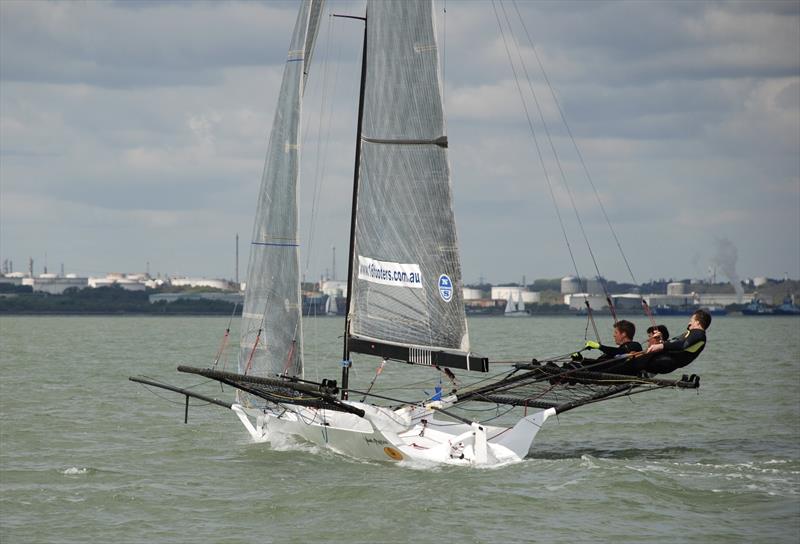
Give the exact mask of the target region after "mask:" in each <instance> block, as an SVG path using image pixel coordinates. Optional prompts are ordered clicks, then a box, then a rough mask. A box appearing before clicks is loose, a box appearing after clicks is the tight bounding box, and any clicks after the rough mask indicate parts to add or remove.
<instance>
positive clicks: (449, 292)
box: [439, 274, 453, 302]
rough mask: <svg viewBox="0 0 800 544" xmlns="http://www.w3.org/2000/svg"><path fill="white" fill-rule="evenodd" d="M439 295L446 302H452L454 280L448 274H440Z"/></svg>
mask: <svg viewBox="0 0 800 544" xmlns="http://www.w3.org/2000/svg"><path fill="white" fill-rule="evenodd" d="M439 295H440V296H441V297H442V300H443V301H445V302H450V299H452V298H453V282H452V281H451V280H450V276H448V275H447V274H442V275H441V276H439Z"/></svg>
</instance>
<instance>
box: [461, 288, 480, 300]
mask: <svg viewBox="0 0 800 544" xmlns="http://www.w3.org/2000/svg"><path fill="white" fill-rule="evenodd" d="M463 294H464V300H480V299H482V298H483V291H481V290H480V289H475V288H474V287H464V291H463Z"/></svg>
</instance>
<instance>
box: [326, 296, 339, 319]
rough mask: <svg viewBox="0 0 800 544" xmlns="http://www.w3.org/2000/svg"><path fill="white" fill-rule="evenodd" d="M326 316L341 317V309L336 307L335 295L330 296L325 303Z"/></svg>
mask: <svg viewBox="0 0 800 544" xmlns="http://www.w3.org/2000/svg"><path fill="white" fill-rule="evenodd" d="M325 315H339V307H338V306H337V305H336V297H335V296H334V295H328V300H326V301H325Z"/></svg>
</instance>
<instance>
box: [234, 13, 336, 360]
mask: <svg viewBox="0 0 800 544" xmlns="http://www.w3.org/2000/svg"><path fill="white" fill-rule="evenodd" d="M322 5H323V0H304V1H303V3H302V6H301V8H300V11H299V13H298V15H297V22H296V23H295V28H294V33H293V34H292V41H291V45H290V47H289V54H288V57H287V59H286V66H285V68H284V71H283V82H282V83H281V89H280V94H279V96H278V105H277V108H276V110H275V118H274V121H273V124H272V132H271V133H270V139H269V145H268V148H267V158H266V163H265V166H264V175H263V177H262V179H261V189H260V190H259V196H258V207H257V210H256V217H255V222H254V225H253V238H252V245H251V246H250V262H249V265H248V270H247V289H246V292H245V302H244V310H243V312H242V326H241V334H240V341H239V346H240V350H239V372H240V373H242V374H250V375H259V376H267V375H274V374H281V373H286V374H288V375H291V376H302V374H303V330H302V324H301V321H300V319H301V318H300V316H301V309H302V308H301V301H300V275H299V262H298V261H299V259H298V246H299V240H298V235H297V215H298V213H297V178H298V174H299V164H300V156H299V155H300V110H301V105H302V95H303V90H304V87H305V79H306V74H307V71H308V64H309V60H310V58H311V53H312V50H313V48H314V39H315V37H316V33H317V29H318V28H319V18H320V12H321V10H322Z"/></svg>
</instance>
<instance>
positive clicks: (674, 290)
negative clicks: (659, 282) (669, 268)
mask: <svg viewBox="0 0 800 544" xmlns="http://www.w3.org/2000/svg"><path fill="white" fill-rule="evenodd" d="M685 294H686V284H685V283H683V282H682V281H673V282H670V283H668V284H667V295H685Z"/></svg>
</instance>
